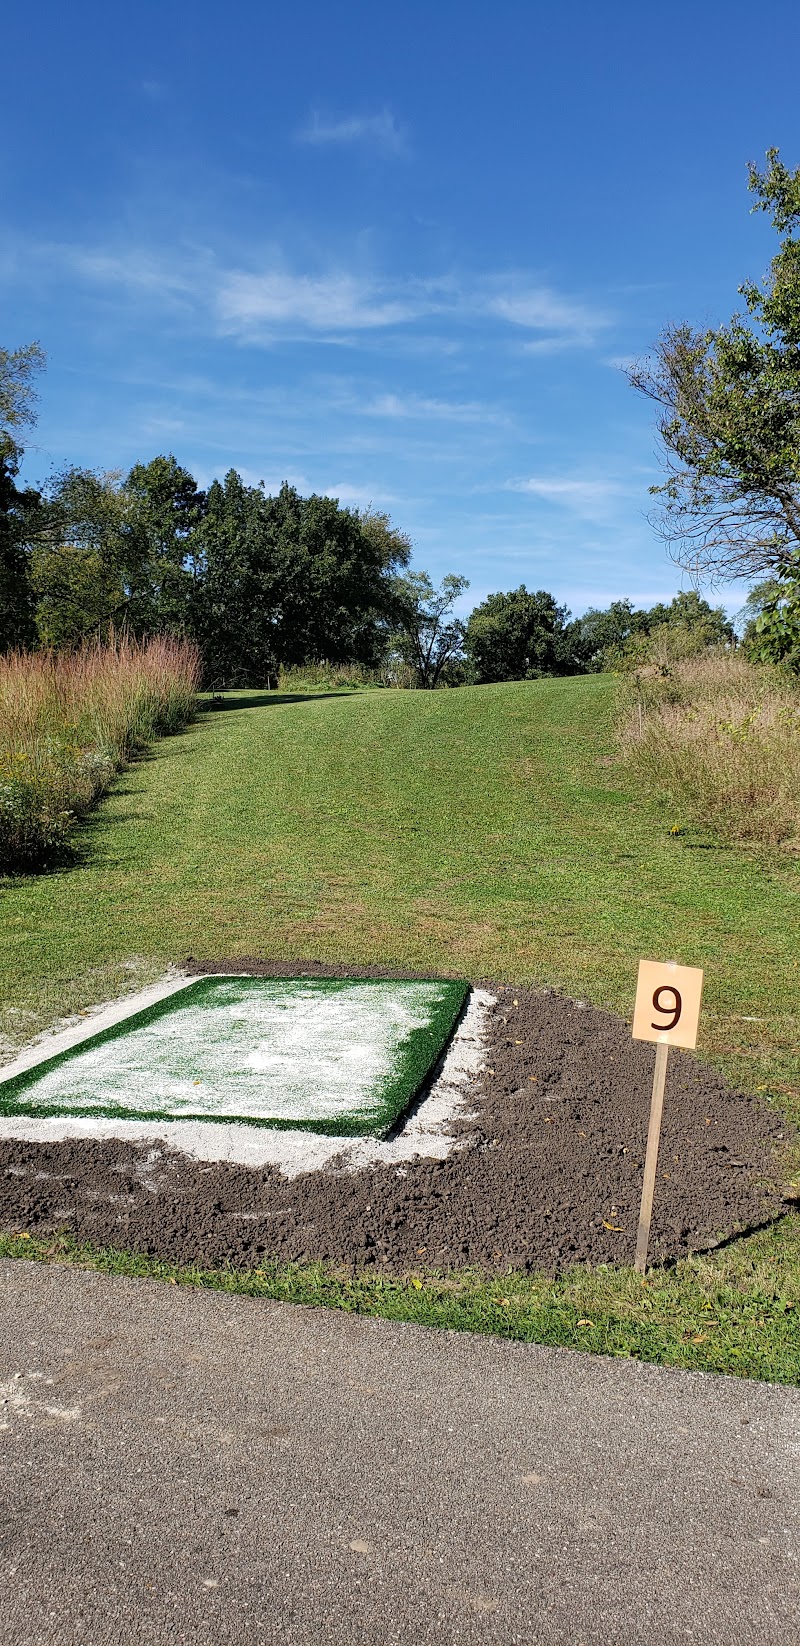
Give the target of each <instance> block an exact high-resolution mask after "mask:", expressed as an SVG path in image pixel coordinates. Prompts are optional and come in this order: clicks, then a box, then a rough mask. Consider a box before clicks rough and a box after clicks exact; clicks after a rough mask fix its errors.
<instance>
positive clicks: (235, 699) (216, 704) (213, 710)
mask: <svg viewBox="0 0 800 1646" xmlns="http://www.w3.org/2000/svg"><path fill="white" fill-rule="evenodd" d="M355 690H356V688H355V687H354V686H336V687H335V688H333V689H332V690H331V691H325V692H277V691H275V692H269V691H267V692H249V693H246V694H241V695H232V694H230V693H228V694H226V695H225V696H224V697H212V698H205V699H203V698H201V700H200V704H199V713H200V714H221V713H223V712H224V711H225V710H226V709H266V708H273V709H279V708H282V707H283V706H284V704H286V703H323V702H326V701H329V700H330V699H331V698H336V697H352V696H353V695H354V693H355Z"/></svg>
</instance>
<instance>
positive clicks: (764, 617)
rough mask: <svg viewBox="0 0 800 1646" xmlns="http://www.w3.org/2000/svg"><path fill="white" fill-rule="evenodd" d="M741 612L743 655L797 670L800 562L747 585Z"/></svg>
mask: <svg viewBox="0 0 800 1646" xmlns="http://www.w3.org/2000/svg"><path fill="white" fill-rule="evenodd" d="M742 615H743V616H744V617H745V619H746V621H745V626H744V633H743V635H742V647H743V649H744V652H745V654H746V656H748V657H749V658H751V659H752V661H753V662H755V663H781V664H783V665H784V667H786V668H789V669H791V670H792V672H793V673H794V674H800V565H798V567H797V572H796V574H795V570H794V568H790V569H789V570H788V571H786V572H784V573H782V574H781V575H780V576H778V577H775V578H768V579H767V580H766V581H765V582H763V583H760V584H758V585H757V586H756V587H755V588H754V589H751V590H750V594H749V596H748V598H747V601H746V602H745V607H744V612H743V614H742Z"/></svg>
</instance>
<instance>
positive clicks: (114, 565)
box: [0, 346, 733, 688]
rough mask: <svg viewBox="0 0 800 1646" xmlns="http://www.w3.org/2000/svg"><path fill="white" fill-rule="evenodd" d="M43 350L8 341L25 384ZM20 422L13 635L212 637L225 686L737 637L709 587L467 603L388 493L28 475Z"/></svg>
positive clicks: (446, 674) (13, 451)
mask: <svg viewBox="0 0 800 1646" xmlns="http://www.w3.org/2000/svg"><path fill="white" fill-rule="evenodd" d="M40 364H41V355H40V351H38V349H37V348H36V346H30V347H29V348H28V350H22V351H17V354H16V356H14V355H10V354H8V353H6V355H5V357H4V365H5V373H6V377H8V375H9V373H10V371H16V375H17V381H18V383H22V384H23V385H24V386H26V387H27V383H28V381H29V376H30V372H31V371H32V370H33V369H34V368H36V367H38V366H39V365H40ZM26 367H27V375H26V370H25V368H26ZM7 399H8V396H7ZM29 404H30V402H29V400H28V401H27V402H25V401H24V400H23V401H22V404H21V407H20V409H21V411H22V414H23V415H25V414H26V413H27V410H28V407H29ZM6 422H7V427H6V429H5V431H4V433H3V437H2V438H3V442H4V444H3V448H2V453H1V454H0V649H2V650H3V651H8V650H10V649H12V648H18V647H24V648H35V647H42V646H44V647H53V648H56V649H63V648H72V647H74V646H76V645H79V644H80V643H81V642H82V641H84V640H86V639H88V638H90V637H91V636H94V635H100V636H102V635H103V634H104V633H106V632H107V631H108V629H109V626H112V627H114V628H116V629H119V628H124V629H125V630H126V631H127V632H128V633H131V634H133V635H135V636H136V637H137V638H142V639H145V638H147V637H149V636H152V635H159V634H169V635H180V636H185V637H187V638H190V639H193V640H195V641H196V643H197V645H198V647H199V649H200V653H201V656H202V659H203V669H204V678H205V681H206V684H207V685H209V686H210V687H214V688H224V687H239V686H264V685H268V684H269V683H270V682H271V681H273V680H275V679H276V677H277V676H278V675H279V673H280V671H281V670H282V669H289V668H298V667H302V666H303V665H307V664H309V663H312V662H322V661H324V662H326V663H329V664H332V665H334V666H336V665H357V666H360V667H361V668H362V669H364V670H366V671H375V672H378V671H381V673H382V676H383V678H385V679H387V680H392V679H395V680H397V681H398V682H399V681H401V680H402V681H405V682H407V683H409V684H414V685H418V686H422V687H426V688H432V687H435V686H439V685H458V684H462V683H465V682H474V683H476V684H481V683H484V682H491V681H500V680H525V679H536V678H539V677H541V676H545V675H554V674H575V673H581V672H586V671H592V670H596V669H600V668H605V667H609V666H613V665H614V664H615V663H617V662H618V661H619V659H620V657H622V655H623V653H624V650H625V647H626V645H629V644H630V642H631V641H632V640H633V639H634V638H635V637H638V638H639V639H641V637H643V636H646V635H649V634H651V633H652V632H654V631H655V630H656V629H658V628H659V627H661V626H663V625H670V626H671V627H672V629H673V630H674V631H675V632H677V631H678V630H679V629H683V630H686V631H687V632H688V631H689V630H691V631H692V632H693V634H694V635H695V636H696V637H701V636H702V639H703V643H718V642H720V641H724V640H731V639H732V638H733V635H732V630H731V629H730V626H729V625H728V624H727V623H726V621H725V617H724V613H723V612H722V610H721V609H716V610H712V608H711V607H710V606H708V604H707V602H705V601H703V600H701V599H699V597H698V596H697V595H694V594H683V595H679V596H678V597H677V598H676V600H674V601H673V602H672V605H671V606H669V607H668V606H656V607H653V608H652V609H651V610H650V611H635V610H634V609H633V606H632V605H631V603H630V602H629V601H625V600H623V601H616V602H614V603H613V604H612V605H611V606H610V607H609V608H608V609H607V610H605V611H590V612H587V613H586V614H585V615H584V616H583V617H582V618H579V619H577V620H574V621H573V620H571V617H570V613H569V611H568V610H567V608H566V607H565V606H562V605H559V604H558V602H557V601H556V599H555V597H554V596H553V595H552V594H549V593H547V592H546V591H545V590H542V589H540V590H537V591H535V592H529V591H528V590H527V588H526V587H525V586H524V585H522V586H521V587H520V588H518V589H515V590H512V591H511V592H509V593H497V594H491V595H489V597H488V598H487V599H486V600H484V601H483V602H482V603H481V604H480V605H478V606H476V607H475V609H474V610H473V612H472V613H471V615H470V616H469V618H468V619H466V621H464V620H462V619H460V618H458V617H456V616H455V615H454V607H455V605H456V602H457V601H458V600H459V598H460V597H461V596H463V594H464V593H465V591H466V589H467V588H468V587H469V584H468V582H467V579H466V578H464V577H460V576H457V575H455V574H450V575H448V576H446V577H445V578H444V579H443V581H442V583H441V585H440V586H439V588H436V587H435V586H434V584H433V583H432V581H431V579H430V578H429V576H428V575H427V573H425V572H412V571H410V570H409V561H410V558H411V542H410V540H409V538H408V537H407V536H406V535H405V533H403V532H402V531H400V530H399V529H398V528H397V527H396V526H395V525H393V523H392V521H391V520H390V518H389V516H388V515H386V514H384V513H382V512H380V511H378V510H375V509H366V510H359V509H349V508H343V507H341V505H340V504H339V502H338V501H337V500H336V499H335V498H331V497H321V496H311V497H302V496H300V494H299V493H298V491H297V490H296V489H295V488H294V487H293V486H289V485H284V486H282V487H281V489H280V491H279V492H278V494H277V495H276V496H268V495H267V494H266V493H265V491H264V488H263V485H260V486H252V485H247V484H246V483H245V482H244V480H243V479H242V477H241V476H240V475H239V474H238V473H237V472H236V470H235V469H231V470H229V472H228V473H227V474H226V475H225V478H224V479H223V480H215V481H214V482H213V483H212V485H211V486H210V487H209V488H208V490H207V491H205V492H204V491H202V490H201V489H200V488H199V487H198V485H197V483H196V481H195V480H194V478H193V476H192V475H191V474H190V473H189V471H188V470H187V469H185V468H183V467H182V466H181V464H180V463H179V462H178V461H177V459H176V458H175V457H174V456H173V455H171V454H170V455H161V456H158V457H155V458H153V459H152V460H151V461H150V462H148V463H137V464H135V465H134V466H133V468H132V469H131V470H130V472H129V473H128V474H127V475H125V476H124V478H123V477H121V476H119V475H115V474H108V473H97V472H94V471H91V470H85V469H77V468H69V469H66V470H64V471H62V472H61V473H60V474H58V475H56V476H55V477H54V478H53V479H52V480H51V482H50V483H49V484H48V486H47V487H46V488H44V489H43V490H42V491H41V492H39V491H35V490H33V489H31V488H21V487H19V486H18V484H17V475H18V471H19V463H20V459H21V456H22V449H21V446H20V444H19V441H18V440H17V439H16V438H15V435H14V433H13V424H11V422H10V420H9V419H8V416H7V417H6Z"/></svg>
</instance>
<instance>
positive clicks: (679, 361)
mask: <svg viewBox="0 0 800 1646" xmlns="http://www.w3.org/2000/svg"><path fill="white" fill-rule="evenodd" d="M748 170H749V187H750V189H751V190H752V192H753V193H754V194H755V195H756V197H757V199H756V204H755V206H754V207H753V210H754V211H766V212H768V213H769V214H770V215H771V217H772V222H773V225H774V227H775V229H776V231H777V233H778V235H779V236H781V237H782V238H781V240H780V247H779V250H778V252H777V254H776V255H775V257H773V259H772V263H771V266H770V272H769V274H768V276H767V278H766V279H765V281H764V284H763V285H761V286H759V285H758V284H756V283H755V282H753V281H748V282H746V283H745V284H744V285H742V286H740V287H739V291H740V293H741V295H742V296H743V297H744V300H745V304H746V307H747V311H748V316H749V317H750V321H751V323H750V324H748V323H747V320H746V319H745V317H743V316H742V315H741V314H739V313H737V314H734V315H733V317H732V319H731V320H730V322H729V323H728V324H727V325H725V326H720V327H719V328H718V329H716V330H712V329H708V330H706V331H702V332H698V331H694V330H693V329H692V327H691V326H689V325H678V326H671V327H668V328H667V329H666V330H665V331H664V332H663V333H662V336H661V338H660V339H659V341H658V343H657V345H656V349H655V354H654V356H653V357H651V358H649V359H646V360H644V361H643V362H640V363H638V364H637V365H635V366H634V367H632V368H631V370H630V371H629V373H628V376H629V379H630V382H631V383H632V385H633V387H634V388H636V389H638V390H639V391H640V392H641V393H643V394H645V395H646V396H648V398H650V399H651V400H654V401H655V402H656V404H657V405H658V406H659V408H660V412H659V421H658V428H659V433H660V435H661V440H662V445H663V450H664V458H665V466H666V470H667V478H666V480H665V481H664V483H663V484H662V485H660V486H653V487H651V488H650V489H651V492H652V494H653V495H655V496H657V497H659V498H660V500H661V508H660V514H659V515H658V516H657V517H656V519H655V522H654V523H655V524H656V526H657V529H658V530H659V531H660V532H661V534H662V535H663V537H664V538H665V540H666V541H667V543H668V544H669V546H670V549H671V552H672V554H673V556H674V558H675V559H676V560H677V562H678V564H679V565H681V566H684V567H686V568H688V569H689V570H690V571H692V572H694V573H697V574H700V575H704V576H708V575H710V576H712V577H720V578H724V579H732V578H736V577H749V578H752V577H763V576H765V575H768V576H769V575H773V574H775V573H777V572H779V571H780V570H781V569H784V570H785V569H786V568H790V567H791V565H792V563H793V561H794V558H795V557H796V555H797V553H798V550H799V549H800V239H798V237H797V235H796V234H795V232H794V231H795V230H796V229H797V228H798V227H800V168H799V169H798V170H797V171H794V172H790V171H788V170H787V169H786V167H785V166H784V165H783V164H782V163H781V161H780V159H779V154H778V150H777V149H769V150H768V151H767V168H766V170H765V171H764V172H760V171H758V170H757V168H756V167H755V166H753V165H750V166H749V168H748Z"/></svg>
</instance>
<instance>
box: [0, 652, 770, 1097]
mask: <svg viewBox="0 0 800 1646" xmlns="http://www.w3.org/2000/svg"><path fill="white" fill-rule="evenodd" d="M613 702H614V683H613V681H612V680H611V679H609V678H608V677H601V676H598V677H593V678H584V679H571V680H557V681H542V682H538V681H537V682H531V683H526V684H519V685H517V684H514V685H500V686H491V687H475V688H462V689H460V690H457V691H442V692H436V693H426V692H391V691H369V692H359V693H353V694H328V695H308V696H307V697H302V698H297V699H287V698H282V697H280V696H279V695H278V694H273V695H272V696H267V695H265V694H258V693H249V694H248V693H243V694H238V695H233V694H229V696H228V697H227V699H226V706H225V708H224V709H216V710H213V711H208V712H205V713H203V714H202V715H201V717H200V718H199V720H198V721H197V723H196V724H194V725H193V726H192V727H190V729H189V730H188V731H187V732H185V733H183V734H181V735H179V736H176V737H172V738H168V739H167V740H165V741H164V742H162V743H160V744H158V745H157V746H156V747H155V749H154V750H153V752H152V753H151V754H150V755H149V756H148V757H147V758H146V759H145V760H143V761H142V762H141V763H139V764H138V765H137V766H135V767H134V768H132V769H131V770H130V771H128V772H127V773H126V774H125V776H124V777H123V778H122V779H121V780H120V782H119V784H118V785H117V788H116V790H115V792H114V793H113V794H112V795H111V796H110V797H109V798H108V799H107V800H106V802H105V803H104V804H103V805H102V807H101V808H100V810H99V811H98V813H97V814H96V815H95V816H94V817H93V818H92V819H91V820H90V822H89V823H88V824H86V825H85V826H84V827H83V829H82V830H81V832H80V834H79V836H78V837H77V845H78V850H79V860H78V863H77V865H76V866H73V867H70V868H68V869H64V870H59V871H58V872H55V873H50V874H44V875H39V876H32V877H29V878H24V879H12V880H6V881H4V882H3V884H2V904H3V920H2V1000H3V1013H4V1022H3V1027H4V1031H5V1034H6V1036H7V1037H8V1040H9V1041H13V1042H15V1043H18V1042H19V1041H21V1040H24V1039H27V1038H29V1037H30V1035H31V1034H32V1033H33V1032H35V1031H36V1030H37V1029H38V1028H41V1027H42V1026H44V1025H45V1024H47V1023H49V1022H51V1021H53V1020H55V1019H56V1018H57V1017H59V1016H62V1015H63V1014H65V1013H66V1012H69V1011H73V1010H75V1009H80V1008H81V1007H85V1006H88V1005H90V1004H91V1003H93V1002H95V1001H97V1000H100V999H103V998H108V997H110V996H112V995H114V994H117V993H119V992H121V991H122V990H123V989H125V988H130V987H131V986H132V985H136V986H138V985H139V984H140V983H142V982H143V981H145V980H147V979H149V978H152V977H155V976H156V975H158V974H159V972H161V971H162V970H163V967H164V965H165V963H167V962H180V961H181V960H183V959H184V958H185V957H186V956H188V955H193V956H194V957H195V959H198V960H202V959H203V958H204V957H206V958H221V957H228V956H230V957H231V958H234V957H236V956H237V955H239V956H254V955H257V956H263V957H273V958H286V957H308V958H318V959H321V960H345V961H348V962H352V963H353V965H354V966H358V965H359V964H362V963H367V962H378V963H381V964H385V965H389V966H392V965H395V964H396V965H398V966H407V967H414V968H422V969H425V970H429V971H430V972H432V973H434V974H435V973H438V972H440V971H441V972H444V973H448V972H449V973H453V972H456V973H459V974H461V975H463V976H465V977H468V978H478V977H484V978H492V979H496V980H508V981H511V982H514V981H517V982H520V983H522V982H537V983H547V984H551V985H555V986H557V987H559V988H561V989H563V990H565V991H566V992H568V993H570V994H573V995H578V996H580V997H585V998H587V999H591V1000H592V1001H593V1002H596V1003H597V1004H601V1005H608V1006H611V1007H613V1008H614V1009H616V1010H619V1011H621V1012H622V1013H624V1014H625V1015H630V1012H631V1009H632V1001H633V992H634V986H635V976H636V965H637V961H638V960H639V958H640V956H653V957H656V958H675V959H678V960H680V961H682V962H684V963H686V964H689V965H699V966H702V967H704V968H705V971H706V993H705V999H704V1011H703V1017H702V1030H701V1041H700V1047H701V1050H702V1049H705V1051H706V1052H707V1053H708V1054H710V1055H712V1056H715V1057H716V1058H721V1059H722V1061H723V1062H724V1065H725V1067H726V1069H727V1071H728V1072H729V1073H730V1074H733V1075H734V1076H735V1077H736V1078H738V1079H739V1080H741V1081H743V1082H745V1083H746V1084H749V1085H751V1086H755V1085H761V1086H763V1085H765V1084H767V1085H769V1087H770V1089H772V1090H775V1091H776V1094H778V1095H780V1096H781V1097H782V1099H783V1100H784V1101H786V1100H789V1102H790V1104H791V1101H792V1094H793V1093H794V1092H796V1089H797V1087H796V1081H797V1070H796V1062H795V1047H796V1045H797V1018H796V1015H795V1014H796V999H797V989H798V983H800V971H799V970H798V947H797V912H798V901H797V898H798V870H797V865H796V863H795V862H794V861H793V860H791V859H786V858H783V859H780V858H775V859H773V860H771V861H769V862H766V861H765V860H764V859H763V858H760V859H757V858H755V857H754V856H752V855H750V854H746V853H740V852H733V851H730V850H727V849H722V848H716V847H714V846H713V845H712V844H710V843H709V842H704V841H701V840H699V839H696V838H695V839H693V838H692V837H691V836H683V835H681V836H671V835H670V833H669V829H670V827H671V825H672V824H673V823H675V822H677V823H680V821H681V820H680V818H674V817H673V816H671V815H670V814H669V813H668V812H666V813H665V812H659V809H658V808H657V806H656V805H655V804H654V803H653V802H652V801H651V800H649V799H648V798H647V797H646V796H644V795H642V794H639V793H637V792H636V791H635V789H634V787H633V786H632V784H631V783H630V782H629V781H628V780H627V778H626V775H625V773H624V771H623V769H622V768H621V767H620V766H619V764H618V763H617V761H616V759H615V747H614V735H613ZM748 1018H749V1019H757V1020H758V1021H755V1022H753V1021H750V1022H748V1021H744V1020H745V1019H748Z"/></svg>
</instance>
